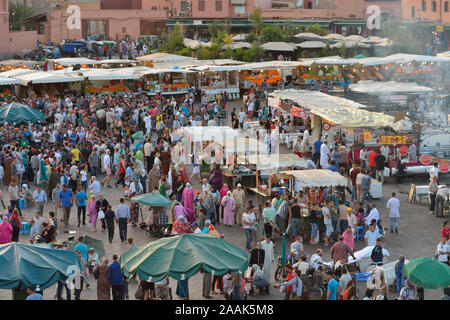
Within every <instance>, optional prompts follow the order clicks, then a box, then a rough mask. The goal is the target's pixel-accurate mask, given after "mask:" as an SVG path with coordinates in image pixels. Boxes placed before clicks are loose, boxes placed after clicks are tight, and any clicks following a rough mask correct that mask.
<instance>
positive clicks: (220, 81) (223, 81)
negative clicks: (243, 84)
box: [192, 65, 241, 101]
mask: <svg viewBox="0 0 450 320" xmlns="http://www.w3.org/2000/svg"><path fill="white" fill-rule="evenodd" d="M240 69H241V67H240V66H239V65H237V66H199V67H195V68H192V70H195V71H198V81H197V83H198V85H197V86H198V87H199V88H202V91H204V92H205V94H206V95H207V96H208V97H209V100H210V101H215V98H216V97H217V96H218V95H219V94H220V93H222V92H225V93H226V94H227V95H228V96H229V97H230V98H232V99H237V98H239V70H240Z"/></svg>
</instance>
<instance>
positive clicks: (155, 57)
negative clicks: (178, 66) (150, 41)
mask: <svg viewBox="0 0 450 320" xmlns="http://www.w3.org/2000/svg"><path fill="white" fill-rule="evenodd" d="M136 60H138V61H142V62H174V61H183V60H197V59H195V58H191V57H185V56H178V55H176V54H169V53H163V52H157V53H152V54H148V55H146V56H142V57H138V58H136Z"/></svg>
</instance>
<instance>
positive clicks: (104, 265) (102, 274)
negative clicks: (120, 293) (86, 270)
mask: <svg viewBox="0 0 450 320" xmlns="http://www.w3.org/2000/svg"><path fill="white" fill-rule="evenodd" d="M93 273H94V276H95V278H96V279H97V300H111V294H110V293H111V289H110V284H109V277H108V273H109V266H108V259H107V258H103V259H102V261H101V262H100V264H99V265H98V266H97V267H95V268H94V271H93Z"/></svg>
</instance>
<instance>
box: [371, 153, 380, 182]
mask: <svg viewBox="0 0 450 320" xmlns="http://www.w3.org/2000/svg"><path fill="white" fill-rule="evenodd" d="M377 155H378V153H377V151H376V150H372V152H371V153H370V154H369V168H370V175H371V176H372V178H374V179H375V175H376V173H377V165H376V163H375V158H376V156H377Z"/></svg>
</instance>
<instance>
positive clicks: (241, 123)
mask: <svg viewBox="0 0 450 320" xmlns="http://www.w3.org/2000/svg"><path fill="white" fill-rule="evenodd" d="M244 119H245V112H244V108H241V111H240V112H239V128H241V129H243V128H244Z"/></svg>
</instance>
